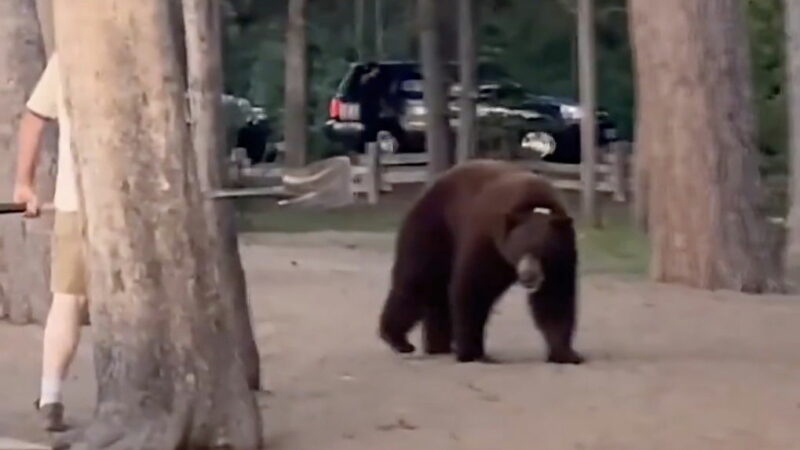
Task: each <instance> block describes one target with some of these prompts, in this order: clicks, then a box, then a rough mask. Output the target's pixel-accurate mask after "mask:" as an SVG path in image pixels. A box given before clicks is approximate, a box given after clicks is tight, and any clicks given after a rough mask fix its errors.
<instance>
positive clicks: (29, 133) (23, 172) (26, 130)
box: [16, 110, 48, 187]
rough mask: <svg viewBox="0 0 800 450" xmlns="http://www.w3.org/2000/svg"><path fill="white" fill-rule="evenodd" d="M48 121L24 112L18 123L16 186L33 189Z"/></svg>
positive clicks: (27, 111)
mask: <svg viewBox="0 0 800 450" xmlns="http://www.w3.org/2000/svg"><path fill="white" fill-rule="evenodd" d="M47 122H48V120H47V119H45V118H43V117H41V116H38V115H36V114H35V113H33V112H31V111H30V110H26V111H25V113H24V114H23V115H22V119H21V120H20V123H19V136H18V142H17V179H16V184H17V185H18V186H19V185H23V186H30V187H33V185H34V182H35V181H36V167H37V165H38V162H39V153H40V148H41V141H42V134H43V132H44V128H45V126H46V125H47Z"/></svg>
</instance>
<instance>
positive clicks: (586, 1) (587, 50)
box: [578, 0, 600, 227]
mask: <svg viewBox="0 0 800 450" xmlns="http://www.w3.org/2000/svg"><path fill="white" fill-rule="evenodd" d="M594 1H595V0H578V71H579V78H580V88H579V91H580V99H581V110H583V117H582V118H581V139H580V143H581V212H582V215H583V219H584V220H585V221H586V222H587V223H589V224H590V225H591V226H593V227H598V226H600V210H599V208H598V205H597V190H596V189H597V172H596V162H597V161H596V159H597V120H596V116H595V110H597V89H596V83H597V76H596V75H595V74H596V70H595V66H596V59H595V20H594V17H595V16H594Z"/></svg>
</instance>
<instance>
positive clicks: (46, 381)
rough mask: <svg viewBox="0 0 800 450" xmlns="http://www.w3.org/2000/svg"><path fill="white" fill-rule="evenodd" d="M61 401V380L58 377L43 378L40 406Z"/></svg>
mask: <svg viewBox="0 0 800 450" xmlns="http://www.w3.org/2000/svg"><path fill="white" fill-rule="evenodd" d="M59 402H61V380H60V379H58V378H42V392H41V394H40V395H39V406H44V405H48V404H51V403H59Z"/></svg>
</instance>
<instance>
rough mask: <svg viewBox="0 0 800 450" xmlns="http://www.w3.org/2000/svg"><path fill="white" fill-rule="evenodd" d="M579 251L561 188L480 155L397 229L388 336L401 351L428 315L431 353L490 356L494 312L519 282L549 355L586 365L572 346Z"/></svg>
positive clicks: (384, 331)
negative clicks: (487, 344)
mask: <svg viewBox="0 0 800 450" xmlns="http://www.w3.org/2000/svg"><path fill="white" fill-rule="evenodd" d="M577 264H578V254H577V249H576V242H575V230H574V227H573V221H572V218H571V217H570V216H569V214H568V213H567V211H566V209H565V207H564V205H563V202H562V201H561V200H560V198H559V196H558V195H557V192H556V190H555V189H554V188H553V186H552V185H551V184H550V183H549V182H548V181H546V180H545V179H543V178H541V177H539V176H536V175H534V174H532V173H530V172H529V171H528V170H526V169H524V168H521V167H519V166H517V165H514V164H512V163H509V162H503V161H493V160H474V161H471V162H468V163H465V164H461V165H459V166H457V167H455V168H453V169H451V170H449V171H448V172H446V173H444V174H443V175H441V176H440V178H439V179H437V180H436V182H435V183H433V184H432V185H431V186H430V187H429V188H428V189H426V190H425V192H424V193H423V195H422V196H421V197H420V198H419V199H418V200H417V201H416V202H415V204H414V205H413V206H412V208H411V209H410V211H409V212H408V213H407V215H406V217H405V219H404V221H403V223H402V225H401V227H400V230H399V233H398V236H397V241H396V247H395V261H394V265H393V267H392V273H391V287H390V291H389V295H388V298H387V299H386V302H385V304H384V307H383V311H382V313H381V316H380V336H381V338H382V339H383V340H384V341H385V342H386V343H387V344H389V346H390V347H391V348H392V349H393V350H394V351H396V352H398V353H411V352H413V351H414V350H415V348H414V346H413V345H412V344H411V343H409V341H408V338H407V334H408V333H409V331H410V330H411V329H412V328H413V327H414V325H415V324H416V323H417V322H419V321H420V320H421V321H422V329H423V330H422V331H423V344H424V350H425V352H426V353H428V354H443V353H450V352H451V351H453V346H454V347H455V348H454V350H455V353H456V358H457V360H458V361H460V362H467V361H478V360H480V361H488V358H486V354H485V350H484V329H485V326H486V322H487V320H488V317H489V313H490V310H491V308H492V306H493V304H494V303H495V301H497V299H498V298H499V297H500V296H501V295H502V294H503V292H504V291H505V290H506V289H508V288H509V287H510V286H511V285H512V284H513V283H515V282H517V283H519V284H520V285H522V286H523V287H525V288H526V289H527V290H528V299H529V304H530V308H531V312H532V315H533V317H534V320H535V322H536V325H537V326H538V328H539V329H540V331H541V332H542V334H543V336H544V339H545V341H546V343H547V347H548V357H547V361H548V362H552V363H562V364H580V363H581V362H583V357H582V356H581V355H580V354H578V353H577V352H576V351H575V350H574V349H573V347H572V337H573V333H574V328H575V325H576V323H575V322H576V300H575V297H576V271H577Z"/></svg>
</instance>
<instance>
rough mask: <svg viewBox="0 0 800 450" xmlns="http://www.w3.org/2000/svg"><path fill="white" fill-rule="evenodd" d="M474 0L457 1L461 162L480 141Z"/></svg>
mask: <svg viewBox="0 0 800 450" xmlns="http://www.w3.org/2000/svg"><path fill="white" fill-rule="evenodd" d="M474 11H475V3H474V0H460V3H459V5H458V51H459V58H458V59H459V69H460V76H459V80H460V84H461V93H460V97H459V108H458V110H459V123H458V149H457V150H456V156H457V160H458V162H459V163H463V162H466V161H467V160H468V159H470V158H471V157H472V156H473V155H475V150H476V147H477V142H478V128H477V120H476V111H475V100H476V98H477V96H478V79H477V77H478V74H477V71H478V63H477V54H476V50H475V47H476V45H475V16H474Z"/></svg>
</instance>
